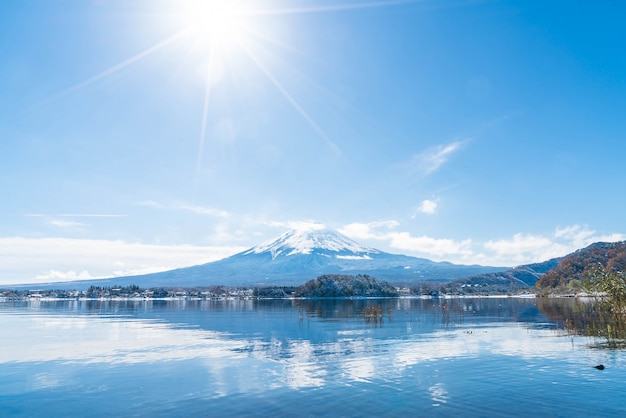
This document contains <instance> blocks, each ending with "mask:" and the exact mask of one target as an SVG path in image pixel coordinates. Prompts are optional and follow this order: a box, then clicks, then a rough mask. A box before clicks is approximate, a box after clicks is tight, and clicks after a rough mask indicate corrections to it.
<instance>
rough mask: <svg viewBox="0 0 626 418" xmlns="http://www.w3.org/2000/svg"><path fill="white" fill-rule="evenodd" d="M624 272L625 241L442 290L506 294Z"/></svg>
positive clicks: (599, 244)
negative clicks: (597, 272) (599, 270)
mask: <svg viewBox="0 0 626 418" xmlns="http://www.w3.org/2000/svg"><path fill="white" fill-rule="evenodd" d="M598 266H602V267H604V268H607V269H614V270H617V271H626V241H622V242H596V243H593V244H591V245H589V246H587V247H585V248H581V249H579V250H576V251H575V252H573V253H571V254H568V255H566V256H564V257H557V258H553V259H550V260H548V261H544V262H542V263H534V264H527V265H522V266H517V267H515V268H512V269H510V270H506V271H500V272H495V273H487V274H479V275H475V276H471V277H466V278H462V279H459V280H454V281H452V282H450V283H447V284H445V285H444V290H446V291H452V292H458V291H460V290H463V289H465V291H464V292H468V293H475V292H507V291H513V290H519V289H525V288H531V287H536V288H538V289H549V288H556V287H558V286H567V285H568V284H569V282H570V281H571V280H580V279H582V278H583V276H584V274H585V273H586V272H587V271H588V270H590V269H592V268H595V267H598Z"/></svg>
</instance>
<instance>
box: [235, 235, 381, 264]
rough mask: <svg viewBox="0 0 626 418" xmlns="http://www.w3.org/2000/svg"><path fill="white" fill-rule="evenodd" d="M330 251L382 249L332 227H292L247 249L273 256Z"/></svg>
mask: <svg viewBox="0 0 626 418" xmlns="http://www.w3.org/2000/svg"><path fill="white" fill-rule="evenodd" d="M320 250H321V251H329V252H337V253H342V254H343V255H344V257H345V256H346V255H345V254H346V253H350V254H354V255H360V256H363V255H364V254H377V253H379V252H380V251H378V250H375V249H373V248H369V247H365V246H363V245H361V244H358V243H357V242H355V241H353V240H351V239H350V238H348V237H346V236H344V235H341V234H340V233H338V232H336V231H333V230H331V229H322V228H304V229H292V230H290V231H288V232H285V233H284V234H282V235H281V236H279V237H278V238H276V239H273V240H270V241H266V242H264V243H262V244H259V245H257V246H256V247H253V248H251V249H250V250H248V251H246V252H245V254H260V253H264V252H270V253H271V254H272V258H276V257H277V256H279V255H285V256H290V255H294V254H311V253H312V252H313V251H320Z"/></svg>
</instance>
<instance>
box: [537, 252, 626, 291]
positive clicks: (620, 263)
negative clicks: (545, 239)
mask: <svg viewBox="0 0 626 418" xmlns="http://www.w3.org/2000/svg"><path fill="white" fill-rule="evenodd" d="M599 266H602V267H604V268H605V269H607V270H616V271H626V241H621V242H610V243H609V242H598V243H595V244H591V245H590V246H588V247H586V248H583V249H581V250H578V251H576V252H575V253H573V254H570V255H568V256H567V257H565V258H564V259H563V260H562V261H561V262H560V263H559V264H558V265H557V266H556V267H555V268H553V269H552V270H550V271H548V272H547V273H545V274H544V275H542V276H541V278H540V279H539V280H538V281H537V284H536V286H537V287H538V288H554V287H557V286H566V285H567V284H568V283H569V282H570V281H571V280H581V279H583V278H584V276H585V274H586V273H587V272H588V271H590V270H591V269H593V268H596V267H599Z"/></svg>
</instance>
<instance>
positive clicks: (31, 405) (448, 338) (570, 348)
mask: <svg viewBox="0 0 626 418" xmlns="http://www.w3.org/2000/svg"><path fill="white" fill-rule="evenodd" d="M576 303H577V302H576V301H574V300H570V299H513V298H502V299H449V300H438V299H386V300H335V301H331V300H267V301H263V300H261V301H259V300H216V301H50V302H46V301H39V302H3V303H0V327H1V330H2V338H1V339H0V416H2V417H5V416H28V417H37V416H41V417H50V416H77V417H78V416H80V417H85V416H91V417H104V416H107V417H110V416H259V417H267V416H275V417H278V416H280V417H289V416H293V417H306V416H337V417H342V416H344V417H351V416H424V415H425V416H458V415H464V416H480V417H489V416H531V415H532V416H537V417H546V416H556V417H571V416H588V415H593V416H626V400H625V399H626V397H625V395H626V354H625V352H624V351H619V350H606V349H599V348H593V346H594V340H592V339H590V338H587V337H580V336H572V335H568V333H567V332H564V331H563V330H562V324H563V319H564V317H563V315H564V314H565V313H566V312H569V311H571V310H573V309H575V308H576V306H575V304H576ZM598 364H603V365H605V367H606V368H605V370H597V369H595V368H594V367H593V366H595V365H598Z"/></svg>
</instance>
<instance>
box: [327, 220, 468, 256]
mask: <svg viewBox="0 0 626 418" xmlns="http://www.w3.org/2000/svg"><path fill="white" fill-rule="evenodd" d="M398 226H400V223H399V222H398V221H394V220H391V221H381V222H371V223H352V224H348V225H346V226H344V227H343V228H341V229H340V230H339V232H341V233H342V234H345V235H347V236H348V237H350V238H352V239H355V240H359V239H363V240H378V241H384V242H386V245H388V246H389V247H390V248H391V249H395V250H402V251H410V252H411V253H413V254H418V255H420V256H423V257H429V258H433V257H434V258H435V259H436V260H437V261H440V260H447V257H448V258H449V257H452V256H454V257H457V258H458V257H459V256H471V255H472V251H471V248H470V247H471V245H472V240H469V239H467V240H463V241H455V240H452V239H438V238H432V237H428V236H417V237H415V236H412V235H411V234H410V233H408V232H398V231H394V229H395V228H397V227H398Z"/></svg>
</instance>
